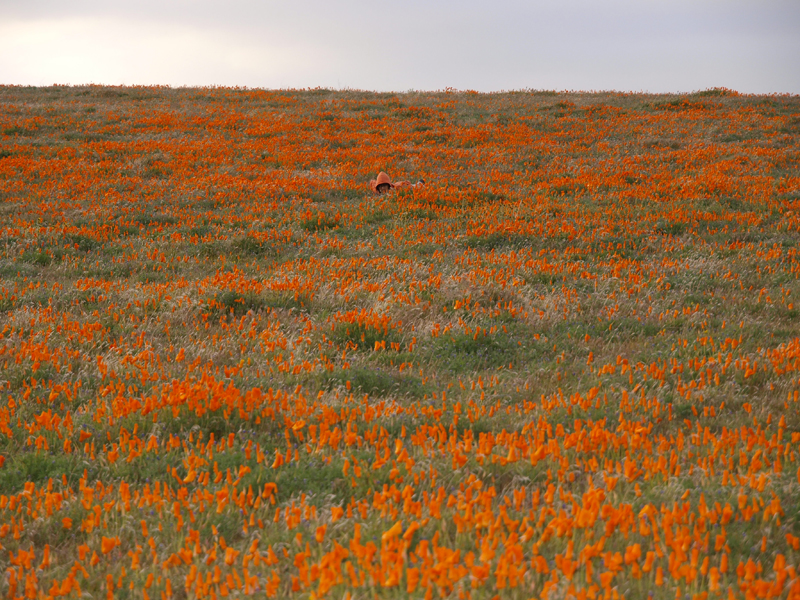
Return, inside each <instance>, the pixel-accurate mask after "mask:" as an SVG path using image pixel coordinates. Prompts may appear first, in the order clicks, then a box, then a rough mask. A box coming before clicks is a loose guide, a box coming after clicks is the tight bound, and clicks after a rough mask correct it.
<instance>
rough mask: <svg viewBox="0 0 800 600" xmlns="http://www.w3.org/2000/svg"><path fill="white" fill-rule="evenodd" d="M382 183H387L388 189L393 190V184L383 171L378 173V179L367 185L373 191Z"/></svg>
mask: <svg viewBox="0 0 800 600" xmlns="http://www.w3.org/2000/svg"><path fill="white" fill-rule="evenodd" d="M383 183H388V184H389V187H390V188H394V184H393V183H392V180H391V179H390V178H389V176H388V175H387V174H386V173H384V172H383V171H381V172H380V173H378V178H377V179H373V180H372V181H370V182H369V185H370V186H371V187H372V190H373V191H375V190H377V188H378V186H379V185H381V184H383Z"/></svg>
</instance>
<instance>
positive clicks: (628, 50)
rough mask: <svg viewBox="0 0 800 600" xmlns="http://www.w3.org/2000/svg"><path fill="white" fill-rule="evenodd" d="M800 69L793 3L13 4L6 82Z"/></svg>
mask: <svg viewBox="0 0 800 600" xmlns="http://www.w3.org/2000/svg"><path fill="white" fill-rule="evenodd" d="M67 4H68V6H67ZM37 31H39V32H41V35H40V36H39V38H38V39H37V41H35V42H32V41H31V40H32V39H33V38H36V32H37ZM65 63H66V64H65ZM798 65H800V3H798V2H796V1H793V0H791V1H790V0H758V1H755V0H725V1H722V0H705V1H703V0H700V1H698V0H693V1H689V0H672V1H662V0H658V1H656V0H650V1H648V0H638V1H632V0H613V1H608V2H596V1H590V0H562V1H560V2H545V1H538V2H536V1H529V2H514V1H498V2H493V3H488V2H476V1H469V0H465V1H464V2H461V3H453V2H443V1H441V0H433V1H431V0H429V1H419V0H411V1H409V2H405V3H402V4H400V3H397V2H388V1H385V0H373V1H371V2H367V1H361V0H358V1H357V0H349V1H342V2H330V1H328V2H323V1H321V0H295V1H294V2H291V3H287V2H272V1H257V0H232V1H230V2H227V3H225V4H224V5H222V4H220V3H218V2H211V1H207V0H172V1H161V2H156V1H154V0H144V1H141V2H137V3H130V2H108V1H105V2H100V1H96V0H77V1H73V2H69V3H64V2H56V1H49V0H28V1H27V2H25V3H20V2H9V1H2V2H0V82H2V83H53V82H65V83H66V82H69V83H83V82H89V81H94V82H98V83H120V82H125V83H166V84H171V85H186V84H188V85H213V84H222V85H237V84H238V85H247V86H251V87H314V86H318V85H319V86H330V87H354V88H364V89H378V90H405V89H412V88H413V89H441V88H444V87H456V88H459V89H477V90H481V91H489V90H499V89H520V88H550V89H584V90H589V89H618V90H645V91H653V92H662V91H690V90H694V89H702V88H707V87H713V86H726V87H731V88H734V89H738V90H740V91H743V92H756V93H766V92H791V93H800V68H798ZM59 76H60V77H62V79H59ZM63 78H68V79H69V81H67V80H66V79H63Z"/></svg>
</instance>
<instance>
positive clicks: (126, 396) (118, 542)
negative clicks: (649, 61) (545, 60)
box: [0, 87, 800, 600]
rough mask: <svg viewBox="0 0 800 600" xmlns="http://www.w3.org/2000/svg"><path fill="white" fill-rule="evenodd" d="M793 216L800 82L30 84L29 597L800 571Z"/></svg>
mask: <svg viewBox="0 0 800 600" xmlns="http://www.w3.org/2000/svg"><path fill="white" fill-rule="evenodd" d="M379 171H386V172H387V173H389V174H390V175H391V176H392V178H394V179H396V180H397V179H407V180H410V181H417V180H418V179H424V180H425V185H424V186H420V187H417V188H415V189H408V190H397V191H394V192H391V193H388V194H384V195H374V194H372V192H371V191H370V190H369V188H368V185H367V184H368V182H369V180H370V179H373V178H375V176H376V174H377V173H378V172H379ZM799 243H800V98H799V97H797V96H769V97H767V96H745V95H740V94H737V93H736V92H733V91H731V90H726V89H711V90H706V91H704V92H696V93H693V94H685V95H661V96H653V95H644V94H618V93H596V94H578V93H566V92H565V93H555V92H524V93H523V92H515V93H502V94H477V93H471V92H456V91H450V90H448V91H443V92H437V93H417V92H408V93H405V94H377V93H367V92H357V91H339V92H334V91H330V90H322V89H317V90H305V91H291V90H289V91H261V90H247V89H222V88H213V89H188V88H187V89H169V88H133V87H130V88H128V87H122V88H107V87H52V88H24V87H0V367H2V369H0V571H2V577H0V595H2V596H4V597H7V598H9V599H15V598H19V599H21V598H29V599H31V600H33V599H36V598H69V599H75V600H77V599H79V598H107V599H108V600H111V599H112V598H118V599H128V598H135V599H137V600H138V599H143V600H169V599H176V600H181V599H185V598H203V599H206V598H209V599H216V600H219V599H222V598H227V597H232V598H240V597H257V598H303V599H314V600H317V599H321V598H330V599H336V600H339V599H342V598H350V599H354V600H355V599H362V598H363V599H367V598H370V599H371V598H407V597H410V598H425V599H432V598H454V599H455V598H457V599H459V600H463V599H465V598H472V599H487V600H488V599H492V598H513V599H516V598H520V599H523V598H524V599H527V598H542V599H544V600H547V599H550V600H555V599H563V598H575V599H581V600H583V599H586V598H592V599H595V598H604V599H612V598H613V599H617V598H628V599H635V598H654V599H666V598H669V599H672V598H678V599H683V598H686V599H691V600H694V599H706V598H709V599H713V598H742V599H744V598H748V599H749V598H800V403H798V394H799V393H800V320H798V310H800V284H798V277H799V276H800V245H799ZM796 303H798V306H797V307H796V306H795V304H796Z"/></svg>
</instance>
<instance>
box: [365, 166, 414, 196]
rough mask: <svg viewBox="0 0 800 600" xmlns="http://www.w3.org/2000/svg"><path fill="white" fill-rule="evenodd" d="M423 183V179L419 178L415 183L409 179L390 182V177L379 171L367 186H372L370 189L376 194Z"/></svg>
mask: <svg viewBox="0 0 800 600" xmlns="http://www.w3.org/2000/svg"><path fill="white" fill-rule="evenodd" d="M423 185H425V180H424V179H420V180H419V181H418V182H417V183H411V182H410V181H395V182H394V183H392V180H391V178H390V177H389V176H388V175H387V174H386V173H384V172H383V171H381V172H380V173H378V177H377V178H375V179H373V180H372V181H370V182H369V187H371V188H372V191H373V192H375V193H376V194H383V193H385V192H388V191H389V190H394V189H400V188H412V189H413V188H416V187H421V186H423Z"/></svg>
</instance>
